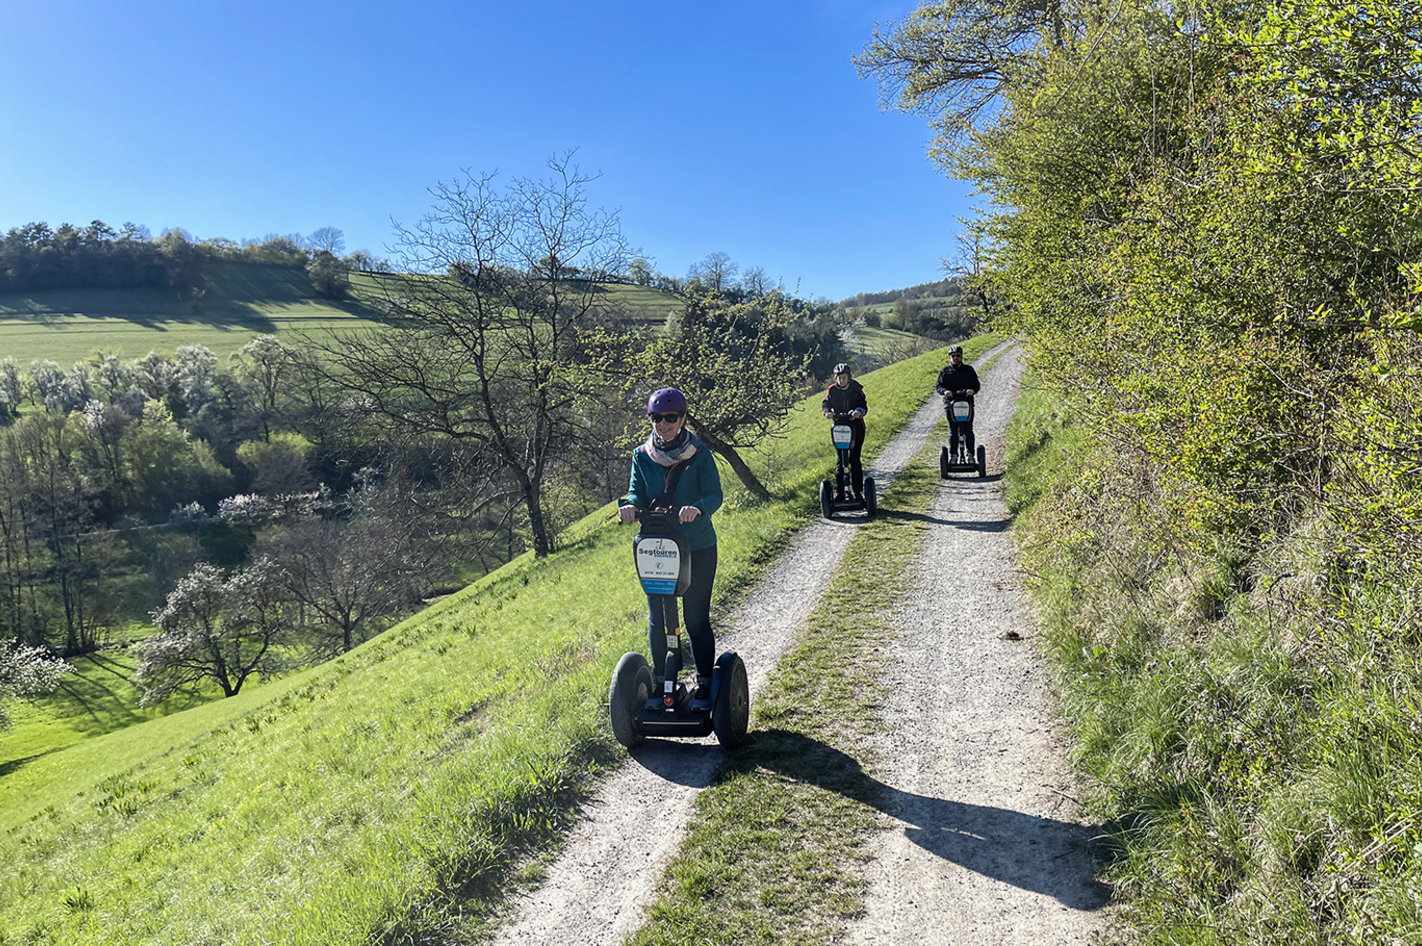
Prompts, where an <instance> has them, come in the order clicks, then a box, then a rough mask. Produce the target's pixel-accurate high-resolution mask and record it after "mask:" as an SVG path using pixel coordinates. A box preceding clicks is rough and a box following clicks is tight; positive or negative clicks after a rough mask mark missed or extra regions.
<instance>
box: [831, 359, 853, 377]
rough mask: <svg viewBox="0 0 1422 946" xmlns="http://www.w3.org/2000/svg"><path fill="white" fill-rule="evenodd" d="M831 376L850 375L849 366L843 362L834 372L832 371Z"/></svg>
mask: <svg viewBox="0 0 1422 946" xmlns="http://www.w3.org/2000/svg"><path fill="white" fill-rule="evenodd" d="M830 374H849V365H847V364H845V363H844V362H842V361H841V362H840V363H839V364H837V365H835V366H834V370H833V371H831V372H830Z"/></svg>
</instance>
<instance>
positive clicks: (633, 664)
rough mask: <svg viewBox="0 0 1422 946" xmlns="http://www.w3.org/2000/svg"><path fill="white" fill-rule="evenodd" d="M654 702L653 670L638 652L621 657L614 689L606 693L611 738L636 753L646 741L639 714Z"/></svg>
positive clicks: (614, 675) (613, 673)
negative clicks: (649, 702)
mask: <svg viewBox="0 0 1422 946" xmlns="http://www.w3.org/2000/svg"><path fill="white" fill-rule="evenodd" d="M651 698H652V668H651V667H649V666H647V658H646V657H643V656H642V655H641V654H639V653H637V652H636V651H632V652H629V653H626V654H623V655H622V659H621V660H619V661H618V662H617V669H616V670H613V671H612V687H611V688H610V689H609V690H608V692H607V715H608V717H609V718H610V719H611V722H612V738H614V739H616V740H617V742H618V744H620V745H622V746H625V747H626V748H628V749H635V748H637V747H638V746H640V745H641V744H642V740H643V739H644V738H646V737H644V736H643V735H642V730H641V727H640V726H638V725H637V712H638V710H640V709H641V708H642V707H643V706H645V705H647V701H648V700H649V699H651Z"/></svg>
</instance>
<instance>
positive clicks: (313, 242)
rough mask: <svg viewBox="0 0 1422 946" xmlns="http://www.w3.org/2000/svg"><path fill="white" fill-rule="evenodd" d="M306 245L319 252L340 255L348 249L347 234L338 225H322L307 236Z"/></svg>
mask: <svg viewBox="0 0 1422 946" xmlns="http://www.w3.org/2000/svg"><path fill="white" fill-rule="evenodd" d="M306 245H307V246H308V247H310V248H311V249H313V250H315V251H316V252H318V253H319V252H322V251H325V252H327V253H330V254H331V255H332V256H340V255H341V254H342V253H344V252H345V249H346V235H345V234H344V233H342V232H341V231H340V229H339V228H337V227H322V228H321V229H319V230H316V231H313V232H312V234H311V235H310V236H309V237H307V238H306Z"/></svg>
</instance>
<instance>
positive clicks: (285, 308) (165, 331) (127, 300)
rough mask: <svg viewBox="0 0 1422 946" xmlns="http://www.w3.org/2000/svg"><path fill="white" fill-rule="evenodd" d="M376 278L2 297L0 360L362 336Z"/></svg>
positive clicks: (668, 301)
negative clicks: (332, 293)
mask: <svg viewBox="0 0 1422 946" xmlns="http://www.w3.org/2000/svg"><path fill="white" fill-rule="evenodd" d="M378 279H379V277H378V276H376V275H374V274H369V273H356V274H353V275H352V277H351V289H350V293H349V296H348V298H346V299H340V300H333V299H323V298H320V297H318V296H317V295H316V294H315V292H314V291H313V290H312V288H311V281H310V279H309V278H308V277H307V275H306V272H305V271H304V270H302V269H297V268H293V267H288V266H275V265H266V264H252V263H213V264H211V266H210V268H209V270H208V274H207V286H206V289H205V291H204V292H203V293H202V295H201V296H200V297H198V298H191V297H180V296H179V295H178V293H177V292H176V291H175V290H173V289H168V288H137V289H70V290H45V291H37V292H24V293H0V357H4V356H10V357H13V358H14V359H15V361H16V362H17V363H19V364H20V365H21V366H22V367H23V366H26V365H28V364H29V363H30V362H31V361H33V360H35V359H41V360H43V359H48V360H51V361H55V362H57V363H58V364H59V365H60V366H61V367H65V368H67V367H68V366H69V365H71V364H73V363H74V362H76V361H80V360H82V359H84V358H86V357H88V356H89V355H90V354H92V353H93V352H96V351H103V352H108V353H112V354H115V355H118V356H119V357H121V358H124V359H131V358H138V357H142V356H143V355H146V354H147V353H148V352H150V351H164V352H172V351H174V350H176V349H177V348H178V347H180V346H182V345H205V346H207V347H208V348H209V349H211V350H212V351H213V352H214V353H215V354H216V355H217V356H218V359H219V361H220V363H225V362H226V359H227V357H228V356H229V355H230V354H232V353H233V352H235V351H237V350H238V349H240V348H241V347H242V346H243V345H245V344H247V342H249V341H250V340H251V339H252V338H253V337H254V336H256V335H263V334H275V335H278V336H279V335H281V334H282V332H292V331H298V330H299V331H307V332H313V331H325V330H346V329H355V328H360V327H361V326H363V325H368V324H371V323H372V322H373V321H375V320H377V319H378V318H379V313H380V300H381V298H382V291H381V289H380V285H379V283H378ZM609 293H610V295H611V297H612V298H613V299H615V300H616V301H617V302H618V303H619V304H621V305H624V306H626V307H627V309H628V310H629V311H630V312H631V313H633V315H634V317H636V318H639V319H643V320H647V321H663V320H665V318H666V316H667V313H668V311H670V310H671V309H673V308H675V307H676V306H677V302H676V299H675V297H673V296H670V295H668V294H667V293H664V292H661V291H660V290H657V289H651V288H648V287H643V286H613V287H609Z"/></svg>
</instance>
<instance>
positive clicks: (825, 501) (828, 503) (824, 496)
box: [820, 480, 834, 519]
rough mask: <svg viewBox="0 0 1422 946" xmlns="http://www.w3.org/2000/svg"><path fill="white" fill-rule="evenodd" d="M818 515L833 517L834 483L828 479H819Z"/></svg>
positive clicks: (827, 517)
mask: <svg viewBox="0 0 1422 946" xmlns="http://www.w3.org/2000/svg"><path fill="white" fill-rule="evenodd" d="M820 515H822V516H824V517H825V518H826V519H833V518H834V484H833V483H831V482H830V481H829V480H820Z"/></svg>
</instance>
